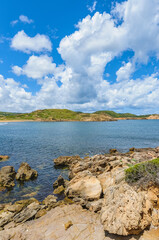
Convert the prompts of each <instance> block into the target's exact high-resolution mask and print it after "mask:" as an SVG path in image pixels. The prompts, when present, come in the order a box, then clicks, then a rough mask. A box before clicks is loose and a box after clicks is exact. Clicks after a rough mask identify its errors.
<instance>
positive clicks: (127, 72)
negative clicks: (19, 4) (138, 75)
mask: <svg viewBox="0 0 159 240" xmlns="http://www.w3.org/2000/svg"><path fill="white" fill-rule="evenodd" d="M133 72H134V65H133V64H132V63H131V62H128V63H124V66H122V67H121V68H120V69H119V70H118V71H117V72H116V75H117V79H116V81H117V82H120V81H123V80H129V79H130V76H131V74H132V73H133Z"/></svg>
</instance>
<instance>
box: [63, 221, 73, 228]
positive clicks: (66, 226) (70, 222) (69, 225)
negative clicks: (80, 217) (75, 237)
mask: <svg viewBox="0 0 159 240" xmlns="http://www.w3.org/2000/svg"><path fill="white" fill-rule="evenodd" d="M72 225H73V223H72V221H68V222H67V223H65V230H67V229H68V228H70V227H71V226H72Z"/></svg>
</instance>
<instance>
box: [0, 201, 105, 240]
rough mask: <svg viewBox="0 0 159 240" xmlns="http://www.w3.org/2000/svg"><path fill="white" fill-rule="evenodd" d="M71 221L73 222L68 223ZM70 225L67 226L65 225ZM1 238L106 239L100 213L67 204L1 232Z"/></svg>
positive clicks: (6, 239)
mask: <svg viewBox="0 0 159 240" xmlns="http://www.w3.org/2000/svg"><path fill="white" fill-rule="evenodd" d="M69 222H71V224H68V223H69ZM66 225H68V226H69V227H68V228H66V227H65V226H66ZM0 239H1V240H8V239H12V240H24V239H25V240H35V239H37V240H74V239H76V240H106V239H107V238H106V237H105V233H104V230H103V226H102V225H101V223H100V219H99V216H98V214H94V213H91V212H89V211H87V210H84V209H82V207H81V206H79V205H65V206H61V207H57V208H55V209H52V210H51V211H49V212H48V213H47V214H46V215H45V216H43V217H41V218H39V219H37V220H34V221H29V222H27V223H24V224H22V225H19V226H17V227H16V228H10V229H7V230H3V231H1V232H0Z"/></svg>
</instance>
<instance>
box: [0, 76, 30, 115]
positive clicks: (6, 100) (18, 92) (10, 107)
mask: <svg viewBox="0 0 159 240" xmlns="http://www.w3.org/2000/svg"><path fill="white" fill-rule="evenodd" d="M0 102H1V103H3V104H1V110H2V111H17V112H22V111H25V109H28V110H31V109H32V108H33V107H34V106H33V105H34V104H32V103H33V99H32V94H31V93H29V92H26V91H25V90H24V88H23V87H22V86H21V85H20V83H18V82H16V81H15V80H14V79H12V78H7V79H5V78H4V77H3V76H2V75H0Z"/></svg>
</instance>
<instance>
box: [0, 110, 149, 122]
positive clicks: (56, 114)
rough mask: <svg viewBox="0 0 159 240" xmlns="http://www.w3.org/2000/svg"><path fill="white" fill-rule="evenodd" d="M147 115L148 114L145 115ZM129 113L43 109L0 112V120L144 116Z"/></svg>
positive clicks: (75, 119) (73, 119)
mask: <svg viewBox="0 0 159 240" xmlns="http://www.w3.org/2000/svg"><path fill="white" fill-rule="evenodd" d="M147 116H148V115H147ZM147 116H137V115H135V114H131V113H116V112H114V111H97V112H94V113H82V112H75V111H71V110H68V109H44V110H37V111H33V112H31V113H9V112H0V120H30V121H115V120H116V119H118V118H126V119H131V118H133V119H134V118H136V119H138V118H145V117H147Z"/></svg>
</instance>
